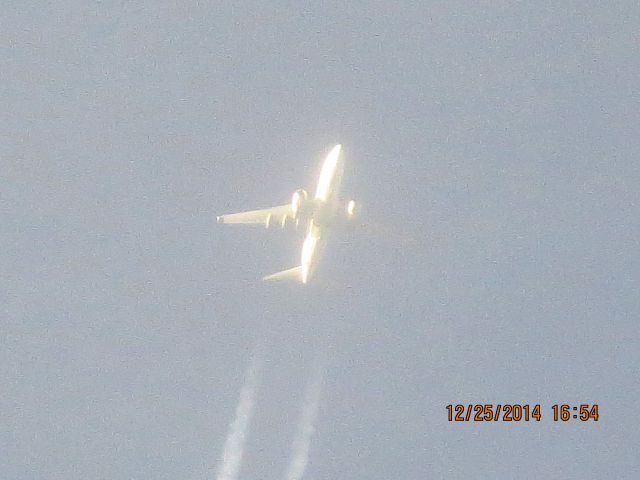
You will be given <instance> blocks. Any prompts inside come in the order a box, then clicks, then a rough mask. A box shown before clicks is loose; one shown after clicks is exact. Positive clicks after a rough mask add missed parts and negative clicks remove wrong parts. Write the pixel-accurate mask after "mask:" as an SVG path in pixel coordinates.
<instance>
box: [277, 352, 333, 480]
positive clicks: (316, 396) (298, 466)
mask: <svg viewBox="0 0 640 480" xmlns="http://www.w3.org/2000/svg"><path fill="white" fill-rule="evenodd" d="M324 372H325V360H324V355H322V356H321V357H320V358H319V359H318V361H317V362H316V364H315V365H314V370H313V374H312V376H311V379H310V380H309V383H308V384H307V387H306V389H305V392H304V400H303V404H302V412H301V414H300V419H299V420H298V428H297V430H296V434H295V437H294V438H293V443H292V444H291V459H290V460H289V467H288V468H287V473H286V474H285V480H300V479H301V478H302V477H303V475H304V472H305V470H306V469H307V463H308V462H309V446H310V444H311V437H312V436H313V434H314V432H315V430H316V419H317V417H318V406H319V404H320V396H321V394H322V383H323V380H324Z"/></svg>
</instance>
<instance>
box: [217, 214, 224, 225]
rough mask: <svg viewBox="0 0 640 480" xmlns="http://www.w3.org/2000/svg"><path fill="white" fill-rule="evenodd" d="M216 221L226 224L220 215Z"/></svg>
mask: <svg viewBox="0 0 640 480" xmlns="http://www.w3.org/2000/svg"><path fill="white" fill-rule="evenodd" d="M216 221H217V222H218V223H224V217H223V216H222V215H218V216H217V217H216Z"/></svg>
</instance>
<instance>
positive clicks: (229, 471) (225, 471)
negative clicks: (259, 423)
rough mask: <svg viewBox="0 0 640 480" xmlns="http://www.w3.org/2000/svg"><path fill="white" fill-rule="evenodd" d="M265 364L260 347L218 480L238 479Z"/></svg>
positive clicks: (239, 403) (226, 446) (225, 448)
mask: <svg viewBox="0 0 640 480" xmlns="http://www.w3.org/2000/svg"><path fill="white" fill-rule="evenodd" d="M263 363H264V353H263V348H262V346H261V345H258V347H257V348H256V349H255V351H254V353H253V355H252V357H251V362H250V363H249V366H248V367H247V372H246V374H245V381H244V385H243V386H242V390H240V401H239V402H238V406H237V407H236V413H235V417H234V419H233V422H231V426H230V427H229V434H228V435H227V440H226V442H225V444H224V451H223V453H222V460H221V462H220V466H219V468H218V476H217V477H216V478H217V479H218V480H235V479H236V478H237V477H238V471H239V470H240V463H241V462H242V454H243V452H244V443H245V440H246V438H247V432H248V430H249V424H250V423H251V416H252V415H253V407H254V405H255V396H256V391H257V389H258V386H259V384H260V375H261V372H262V366H263Z"/></svg>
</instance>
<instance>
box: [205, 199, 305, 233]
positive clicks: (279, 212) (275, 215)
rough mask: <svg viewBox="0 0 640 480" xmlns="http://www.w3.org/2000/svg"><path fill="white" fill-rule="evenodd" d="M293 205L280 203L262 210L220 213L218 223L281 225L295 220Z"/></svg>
mask: <svg viewBox="0 0 640 480" xmlns="http://www.w3.org/2000/svg"><path fill="white" fill-rule="evenodd" d="M293 219H294V217H293V213H292V211H291V205H289V204H286V205H278V206H277V207H271V208H264V209H262V210H250V211H248V212H240V213H229V214H227V215H220V216H219V217H218V223H243V224H253V225H264V226H265V227H267V228H268V227H269V226H270V225H272V224H273V225H281V224H283V223H284V222H286V221H291V220H293Z"/></svg>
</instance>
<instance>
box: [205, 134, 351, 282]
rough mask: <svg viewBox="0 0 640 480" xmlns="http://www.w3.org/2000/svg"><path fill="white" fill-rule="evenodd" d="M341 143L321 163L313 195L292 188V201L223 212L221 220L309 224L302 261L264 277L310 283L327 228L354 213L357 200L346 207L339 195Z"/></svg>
mask: <svg viewBox="0 0 640 480" xmlns="http://www.w3.org/2000/svg"><path fill="white" fill-rule="evenodd" d="M341 150H342V145H336V146H335V147H333V148H332V149H331V151H330V152H329V155H327V158H326V159H325V161H324V163H323V164H322V170H321V171H320V177H319V178H318V186H317V187H316V194H315V197H314V198H308V195H307V192H306V190H303V189H301V188H300V189H298V190H296V191H295V192H293V196H292V197H291V203H288V204H285V205H279V206H277V207H271V208H265V209H263V210H251V211H248V212H242V213H231V214H228V215H220V216H219V217H218V223H244V224H263V225H264V226H265V227H266V228H269V227H271V226H272V225H273V224H274V223H275V224H277V225H280V226H281V227H282V228H285V227H286V226H287V225H290V224H291V225H294V226H296V227H298V226H300V225H303V226H306V229H307V235H306V237H305V239H304V243H303V244H302V255H301V256H300V265H298V266H297V267H293V268H290V269H289V270H283V271H282V272H278V273H274V274H272V275H267V276H266V277H264V278H263V280H283V279H293V280H298V281H300V282H302V283H307V282H308V281H309V279H310V278H311V275H312V273H313V271H314V267H315V266H316V263H317V259H318V254H319V252H320V250H321V249H322V247H323V246H324V243H325V240H326V235H327V231H328V229H329V228H330V227H331V226H332V225H334V224H335V223H336V222H337V221H340V220H343V219H345V218H346V219H350V218H352V217H353V215H354V213H355V208H356V202H355V201H354V200H349V201H348V202H347V204H346V208H345V209H344V210H343V209H342V207H341V205H340V203H341V201H340V199H339V197H338V193H339V191H340V184H341V183H342V175H343V173H344V164H343V162H342V160H341V158H340V152H341Z"/></svg>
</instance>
